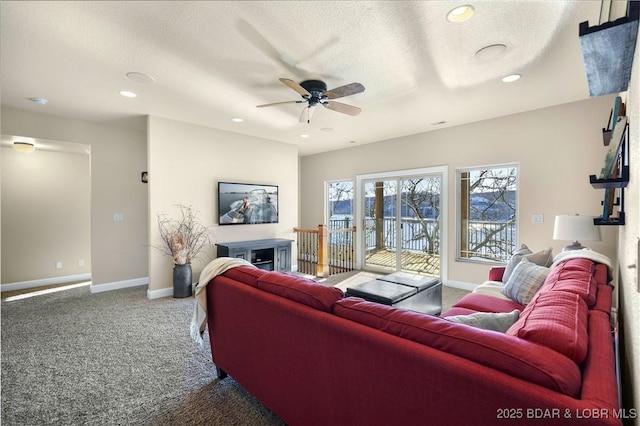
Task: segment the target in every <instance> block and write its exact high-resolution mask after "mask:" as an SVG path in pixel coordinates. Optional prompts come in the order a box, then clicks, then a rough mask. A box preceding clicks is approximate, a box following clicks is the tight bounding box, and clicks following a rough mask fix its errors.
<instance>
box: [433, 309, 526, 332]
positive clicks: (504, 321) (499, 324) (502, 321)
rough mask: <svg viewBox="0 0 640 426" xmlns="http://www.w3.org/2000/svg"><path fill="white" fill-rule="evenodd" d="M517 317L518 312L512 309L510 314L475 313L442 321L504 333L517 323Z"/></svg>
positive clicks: (518, 315)
mask: <svg viewBox="0 0 640 426" xmlns="http://www.w3.org/2000/svg"><path fill="white" fill-rule="evenodd" d="M519 317H520V311H519V310H517V309H514V310H513V311H511V312H476V313H473V314H470V315H454V316H451V317H445V318H444V319H446V320H447V321H451V322H457V323H460V324H466V325H470V326H471V327H476V328H482V329H484V330H493V331H498V332H500V333H504V332H506V331H507V330H508V329H509V327H511V326H512V325H513V324H514V323H515V322H516V321H518V318H519Z"/></svg>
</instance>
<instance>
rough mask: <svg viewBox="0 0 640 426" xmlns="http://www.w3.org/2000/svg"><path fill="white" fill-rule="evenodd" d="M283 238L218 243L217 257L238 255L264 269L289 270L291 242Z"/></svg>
mask: <svg viewBox="0 0 640 426" xmlns="http://www.w3.org/2000/svg"><path fill="white" fill-rule="evenodd" d="M292 241H293V240H287V239H284V238H269V239H266V240H252V241H234V242H231V243H219V244H216V246H218V257H239V258H241V259H245V260H248V261H249V262H251V263H252V264H254V265H255V266H256V267H258V268H260V269H264V270H266V271H291V242H292Z"/></svg>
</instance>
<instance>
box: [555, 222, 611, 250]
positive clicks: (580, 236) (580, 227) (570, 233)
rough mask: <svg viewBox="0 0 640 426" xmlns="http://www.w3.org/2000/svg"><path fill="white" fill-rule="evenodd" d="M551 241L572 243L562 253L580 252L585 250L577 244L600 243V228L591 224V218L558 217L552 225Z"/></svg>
mask: <svg viewBox="0 0 640 426" xmlns="http://www.w3.org/2000/svg"><path fill="white" fill-rule="evenodd" d="M553 239H554V240H565V241H573V243H572V244H569V245H568V246H565V247H564V248H563V249H562V251H568V250H581V249H584V248H586V247H585V246H583V245H582V244H580V243H579V242H578V240H582V241H600V240H601V239H602V237H601V236H600V228H599V227H597V226H595V225H594V223H593V216H580V215H577V214H576V215H558V216H556V220H555V223H554V225H553Z"/></svg>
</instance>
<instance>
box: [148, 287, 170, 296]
mask: <svg viewBox="0 0 640 426" xmlns="http://www.w3.org/2000/svg"><path fill="white" fill-rule="evenodd" d="M169 296H173V287H166V288H161V289H160V290H147V299H160V298H161V297H169Z"/></svg>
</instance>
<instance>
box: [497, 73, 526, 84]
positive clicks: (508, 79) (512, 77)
mask: <svg viewBox="0 0 640 426" xmlns="http://www.w3.org/2000/svg"><path fill="white" fill-rule="evenodd" d="M521 77H522V75H520V74H510V75H508V76H506V77H502V81H503V82H504V83H513V82H514V81H518V80H520V78H521Z"/></svg>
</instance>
